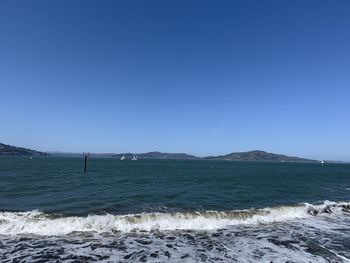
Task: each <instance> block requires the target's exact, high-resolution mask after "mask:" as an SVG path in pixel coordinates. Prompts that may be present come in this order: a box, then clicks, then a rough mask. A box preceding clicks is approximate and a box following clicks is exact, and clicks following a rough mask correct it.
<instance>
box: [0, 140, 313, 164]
mask: <svg viewBox="0 0 350 263" xmlns="http://www.w3.org/2000/svg"><path fill="white" fill-rule="evenodd" d="M0 155H35V156H44V155H47V153H44V152H39V151H34V150H30V149H26V148H21V147H15V146H11V145H6V144H2V143H0ZM49 155H50V156H57V157H80V156H82V153H65V152H50V153H49ZM134 155H136V156H137V157H138V159H168V160H180V159H181V160H222V161H270V162H318V161H317V160H311V159H305V158H299V157H293V156H287V155H283V154H275V153H269V152H265V151H260V150H254V151H248V152H233V153H229V154H226V155H218V156H207V157H197V156H194V155H190V154H186V153H162V152H157V151H154V152H148V153H139V154H136V153H119V154H116V153H91V154H90V156H91V157H99V158H116V159H120V158H121V157H122V156H125V157H126V159H131V158H132V157H133V156H134Z"/></svg>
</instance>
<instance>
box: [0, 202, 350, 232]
mask: <svg viewBox="0 0 350 263" xmlns="http://www.w3.org/2000/svg"><path fill="white" fill-rule="evenodd" d="M343 211H345V212H350V203H347V202H341V203H334V202H329V201H325V202H324V203H322V204H319V205H312V204H307V203H305V204H301V205H298V206H280V207H274V208H265V209H251V210H233V211H225V212H219V211H205V212H178V213H143V214H129V215H111V214H107V215H89V216H86V217H75V216H71V217H59V218H57V217H56V218H54V217H52V215H47V214H45V213H42V212H40V211H38V210H34V211H30V212H2V213H0V234H1V235H16V234H35V235H43V236H60V235H66V234H69V233H72V232H87V231H93V232H98V233H101V232H111V231H121V232H130V231H153V230H159V231H171V230H215V229H221V228H226V227H229V226H234V225H254V224H269V223H273V222H284V221H288V220H293V219H298V218H312V217H314V216H320V215H321V216H322V215H324V214H341V213H342V212H343Z"/></svg>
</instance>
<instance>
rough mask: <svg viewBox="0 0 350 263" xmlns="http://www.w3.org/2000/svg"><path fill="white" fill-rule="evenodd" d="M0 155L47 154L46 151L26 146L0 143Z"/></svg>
mask: <svg viewBox="0 0 350 263" xmlns="http://www.w3.org/2000/svg"><path fill="white" fill-rule="evenodd" d="M0 155H34V156H40V155H42V156H44V155H47V154H46V153H44V152H39V151H34V150H30V149H26V148H21V147H15V146H12V145H7V144H3V143H0Z"/></svg>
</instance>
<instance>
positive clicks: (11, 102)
mask: <svg viewBox="0 0 350 263" xmlns="http://www.w3.org/2000/svg"><path fill="white" fill-rule="evenodd" d="M349 12H350V2H349V1H345V0H343V1H257V0H256V1H234V2H233V1H220V2H219V3H214V2H209V1H201V2H196V1H124V2H122V1H120V2H116V1H103V2H97V1H74V2H72V1H28V2H17V1H1V2H0V36H1V41H0V98H1V102H0V123H1V132H0V142H1V143H5V144H10V145H14V146H19V147H26V148H31V149H34V150H40V151H64V152H83V151H90V152H97V153H102V152H114V153H120V152H137V153H138V152H149V151H161V152H184V153H188V154H193V155H197V156H207V155H220V154H227V153H230V152H240V151H249V150H256V149H259V150H264V151H267V152H273V153H279V154H286V155H290V156H298V157H303V158H310V159H317V160H341V161H350V138H349V134H350V122H349V121H348V119H349V113H350V103H349V99H350V74H349V73H350V30H349V28H350V16H349Z"/></svg>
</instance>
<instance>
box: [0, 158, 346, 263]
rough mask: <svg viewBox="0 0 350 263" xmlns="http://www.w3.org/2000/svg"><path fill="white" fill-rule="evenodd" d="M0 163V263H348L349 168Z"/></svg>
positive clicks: (73, 161) (188, 162)
mask: <svg viewBox="0 0 350 263" xmlns="http://www.w3.org/2000/svg"><path fill="white" fill-rule="evenodd" d="M83 165H84V162H83V158H54V157H34V158H33V159H30V158H29V157H0V262H96V261H97V262H271V261H272V262H288V261H289V262H350V203H349V201H350V164H329V163H326V164H325V165H321V164H318V163H305V164H303V163H264V162H229V161H202V160H198V161H197V160H196V161H192V160H137V161H130V160H125V161H120V160H118V159H97V158H95V159H94V158H90V159H88V172H87V173H86V174H84V173H83Z"/></svg>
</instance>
